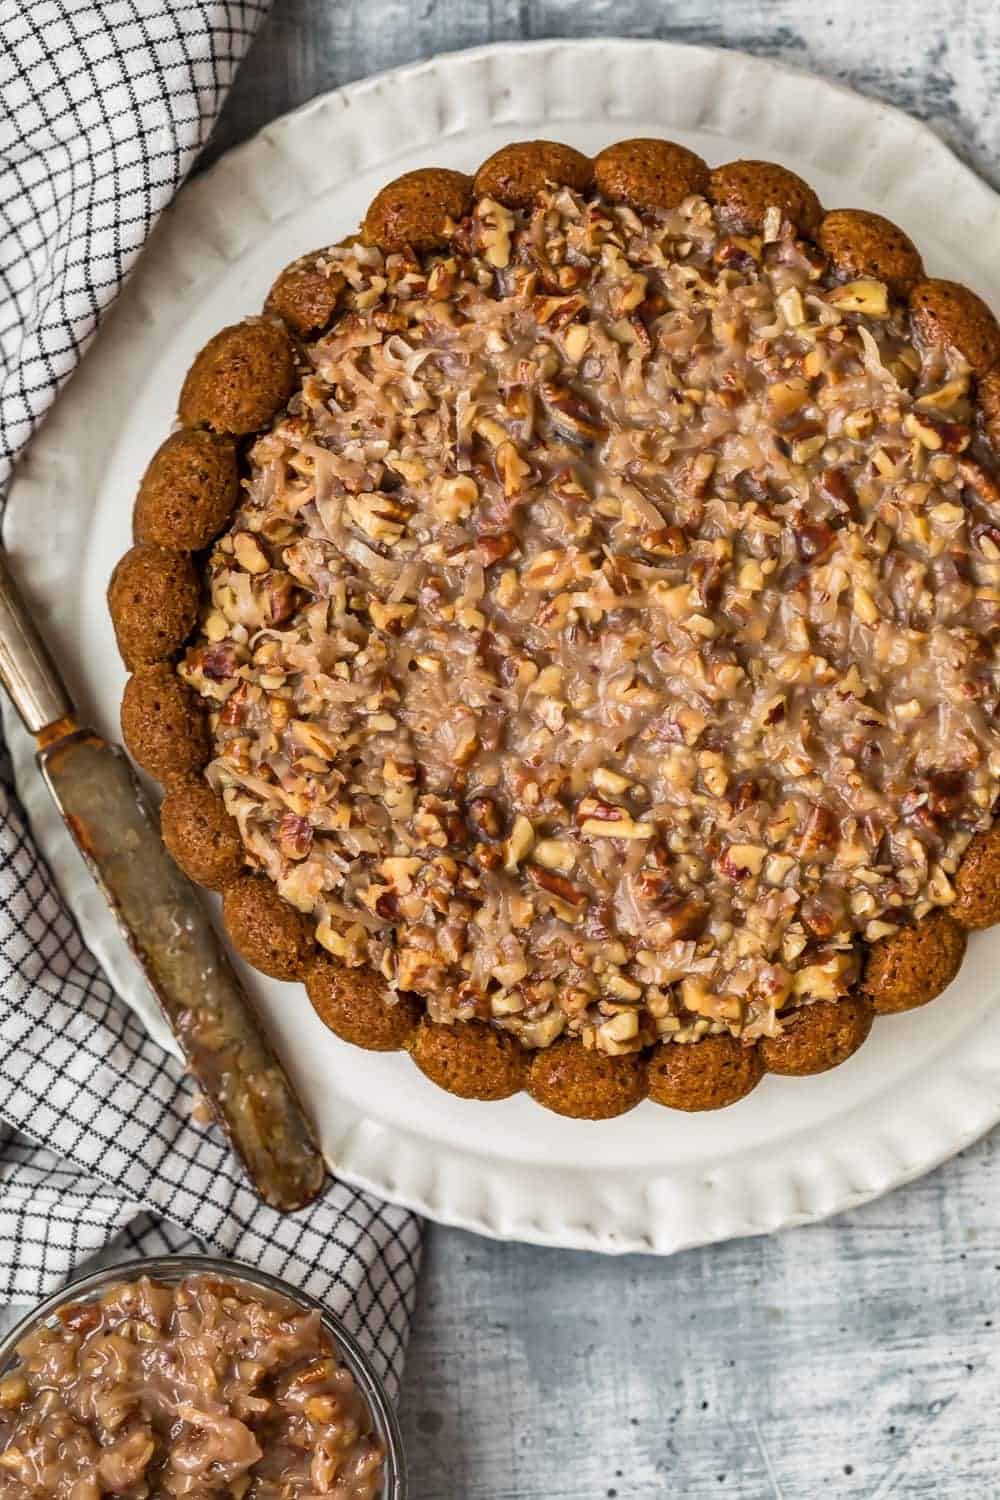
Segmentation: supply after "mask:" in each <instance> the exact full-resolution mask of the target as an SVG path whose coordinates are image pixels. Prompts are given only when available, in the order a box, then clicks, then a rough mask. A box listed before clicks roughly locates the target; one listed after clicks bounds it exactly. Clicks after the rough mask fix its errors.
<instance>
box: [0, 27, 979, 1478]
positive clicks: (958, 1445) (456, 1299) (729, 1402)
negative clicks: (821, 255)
mask: <svg viewBox="0 0 1000 1500" xmlns="http://www.w3.org/2000/svg"><path fill="white" fill-rule="evenodd" d="M0 10H2V5H0ZM611 34H617V35H629V36H662V37H670V38H673V39H675V40H680V41H691V42H707V43H711V44H717V45H722V46H728V47H734V48H741V49H743V50H745V51H751V52H761V53H766V54H768V55H770V56H775V57H779V58H782V59H784V60H786V61H788V62H792V63H795V64H797V65H799V66H801V67H806V68H811V69H813V70H814V71H816V72H817V73H822V74H825V75H827V76H828V77H832V78H836V79H840V80H842V81H844V82H846V83H850V84H853V85H854V86H855V87H856V88H858V89H860V90H861V91H862V92H864V93H869V94H873V95H876V96H878V97H879V98H882V99H885V100H888V101H889V102H891V103H894V104H898V105H901V106H902V107H903V108H905V109H908V110H910V111H911V112H912V113H913V114H916V115H919V116H921V117H923V118H924V119H926V120H928V121H929V122H930V123H931V124H932V125H933V126H934V128H935V129H937V130H938V131H940V133H941V134H942V135H943V136H944V137H945V139H946V140H947V141H948V142H949V143H950V144H951V145H952V146H953V147H954V149H955V150H956V151H957V152H958V153H959V154H960V155H961V156H963V157H964V158H965V159H966V160H967V161H969V162H970V163H971V164H972V165H973V166H974V167H976V168H977V170H979V171H980V172H981V173H982V174H983V175H984V176H985V177H987V178H988V179H989V180H991V181H992V182H993V183H994V184H995V185H996V186H998V187H1000V110H998V109H997V107H996V103H995V101H996V100H997V98H998V97H1000V8H998V3H997V0H936V3H934V4H930V3H924V0H882V3H881V4H880V5H877V6H876V5H872V4H867V3H864V0H839V3H838V4H834V3H833V0H678V3H672V4H671V3H664V0H275V5H274V10H273V13H272V16H271V19H270V21H269V22H268V23H267V25H266V26H265V28H264V29H263V31H262V33H261V35H260V37H259V39H258V41H257V43H256V46H255V48H254V51H253V54H252V55H251V57H250V59H249V60H248V62H247V64H246V66H245V67H244V69H243V72H242V74H241V76H240V78H239V80H238V82H237V85H236V88H235V90H234V92H233V94H232V96H231V98H230V100H229V103H228V105H227V107H226V110H225V112H224V114H223V117H222V120H221V121H220V124H219V127H218V130H217V132H216V136H215V138H214V141H213V144H212V146H211V148H210V151H209V153H208V154H209V156H212V155H217V154H218V153H219V152H220V151H222V150H224V149H225V148H226V147H227V146H230V145H232V144H234V143H235V142H237V141H239V140H242V139H244V138H245V137H246V136H248V135H250V134H252V133H253V132H254V131H255V130H256V129H258V128H259V127H260V126H261V125H263V124H264V123H265V122H266V121H267V120H269V119H271V118H273V117H274V116H275V115H278V114H281V113H283V112H284V111H285V110H287V109H289V108H292V107H293V106H295V105H297V104H300V103H302V102H304V101H305V100H306V99H309V98H311V97H312V96H313V95H314V94H316V93H318V92H321V91H323V90H326V89H329V88H333V87H336V86H337V85H338V84H341V83H346V82H348V81H350V80H351V79H355V78H360V77H363V76H364V75H366V74H368V73H371V72H374V71H377V70H379V69H382V68H387V67H391V66H393V65H395V64H398V63H404V62H409V61H412V60H414V59H416V58H421V57H427V56H430V55H431V54H433V53H435V52H440V51H448V50H452V49H455V48H460V47H468V46H473V45H476V44H478V43H481V42H487V41H493V40H506V39H514V38H519V37H547V36H594V35H611ZM947 211H948V205H947V203H942V204H941V212H942V213H947ZM998 249H1000V247H998ZM996 1140H997V1138H996V1137H995V1138H994V1139H991V1140H987V1141H985V1142H982V1143H981V1144H980V1145H979V1146H977V1147H975V1148H974V1149H973V1150H970V1151H968V1152H966V1153H965V1154H964V1155H963V1156H962V1157H960V1158H958V1159H956V1160H955V1161H953V1162H951V1163H950V1164H949V1165H947V1166H946V1167H944V1168H942V1169H941V1170H940V1171H938V1172H936V1173H934V1174H933V1175H931V1176H930V1177H928V1178H925V1179H924V1181H922V1182H919V1183H916V1184H913V1185H912V1186H910V1187H908V1188H904V1189H901V1190H900V1191H899V1192H897V1193H895V1194H893V1195H892V1196H891V1197H890V1198H888V1199H884V1200H882V1201H881V1202H879V1203H875V1204H871V1205H869V1206H868V1207H867V1208H865V1209H862V1210H860V1211H858V1212H856V1213H853V1214H850V1215H847V1216H844V1217H841V1218H840V1219H837V1220H835V1221H833V1222H831V1223H827V1224H821V1225H816V1226H813V1227H810V1228H806V1229H798V1230H794V1231H792V1232H790V1233H787V1234H782V1235H776V1236H773V1237H771V1238H770V1239H758V1240H748V1241H738V1242H734V1243H730V1244H728V1245H722V1246H714V1247H709V1248H707V1249H704V1250H695V1251H690V1252H687V1253H685V1254H683V1255H679V1256H675V1257H674V1258H673V1259H670V1260H655V1259H652V1258H643V1257H629V1258H627V1259H622V1260H610V1259H602V1258H600V1257H598V1256H592V1255H584V1254H571V1253H568V1252H559V1251H552V1250H537V1249H533V1248H530V1247H525V1246H514V1245H500V1244H493V1243H491V1242H489V1241H486V1240H480V1239H476V1238H474V1237H472V1236H470V1235H466V1234H461V1233H458V1232H456V1231H451V1230H444V1229H438V1228H433V1227H432V1228H429V1229H428V1232H427V1237H426V1264H425V1271H424V1275H423V1279H422V1284H421V1292H420V1303H419V1308H418V1313H417V1319H416V1323H415V1327H414V1332H413V1341H412V1345H411V1350H410V1357H409V1362H408V1366H407V1372H406V1380H405V1387H404V1400H403V1418H404V1425H405V1429H406V1437H407V1444H408V1448H409V1453H410V1460H411V1466H412V1478H413V1496H414V1500H605V1497H606V1500H615V1497H621V1500H663V1497H667V1496H670V1497H674V1500H703V1497H709V1496H720V1495H725V1496H726V1497H727V1500H760V1497H771V1500H815V1497H816V1496H818V1495H820V1494H822V1493H824V1492H829V1493H832V1494H834V1495H836V1496H837V1497H851V1500H885V1497H887V1496H893V1497H899V1496H914V1497H928V1500H930V1497H934V1500H959V1497H961V1500H970V1497H972V1496H976V1497H987V1496H1000V1429H998V1426H997V1422H996V1420H995V1413H996V1411H997V1409H998V1406H1000V1362H998V1357H997V1346H996V1339H995V1329H994V1323H997V1325H998V1326H1000V1233H998V1228H1000V1158H998V1152H997V1144H996Z"/></svg>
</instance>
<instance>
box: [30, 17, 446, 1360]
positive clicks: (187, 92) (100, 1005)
mask: <svg viewBox="0 0 1000 1500" xmlns="http://www.w3.org/2000/svg"><path fill="white" fill-rule="evenodd" d="M266 8H267V6H266V0H16V3H12V0H0V498H2V497H3V495H4V492H5V488H6V485H7V482H8V480H9V478H10V474H11V471H12V468H13V465H14V463H15V461H16V459H17V456H18V454H19V453H20V451H21V449H22V448H23V447H24V445H25V444H26V443H27V441H28V440H29V438H30V437H31V434H32V433H33V431H34V430H35V428H36V427H37V425H38V423H39V421H41V419H42V418H43V416H44V414H45V412H46V411H47V410H48V408H49V406H50V405H51V403H52V401H53V400H54V399H55V396H56V394H57V392H58V389H59V387H60V385H62V384H63V382H64V381H65V380H67V379H68V378H69V376H70V375H71V374H72V373H73V370H74V369H75V367H76V365H77V363H78V362H79V360H80V357H81V356H82V354H83V353H84V351H85V349H86V348H87V345H88V344H89V342H90V340H91V339H92V338H93V337H94V334H95V333H96V331H97V330H98V328H99V326H100V321H101V317H102V315H103V314H104V313H105V311H106V310H107V309H108V307H109V306H110V305H111V303H112V302H113V301H114V299H115V296H116V295H117V293H118V290H119V288H120V287H121V285H122V282H123V280H124V278H125V277H126V276H127V275H128V272H129V270H130V269H131V267H132V266H133V265H134V263H135V260H136V258H137V256H138V255H139V254H140V252H141V250H142V246H143V243H144V242H145V240H146V237H147V236H148V234H149V233H150V231H151V229H152V228H153V226H154V225H155V223H156V220H157V218H158V216H159V214H160V213H161V212H162V210H163V209H164V208H165V207H166V205H167V204H168V203H169V201H170V199H171V197H172V196H173V194H174V193H175V192H176V190H177V188H178V187H179V186H180V184H181V183H182V181H183V180H184V177H185V176H186V174H187V172H188V171H189V169H190V168H191V166H192V164H193V162H194V160H195V158H196V156H197V154H198V151H199V150H200V149H201V147H202V146H203V145H204V144H205V141H206V140H207V138H208V135H209V132H210V131H211V128H212V125H213V123H214V121H215V118H216V116H217V114H218V111H219V109H220V107H221V105H222V101H223V99H224V98H225V95H226V91H227V89H228V87H229V85H230V83H231V81H232V78H233V75H234V73H235V71H236V68H237V66H238V65H239V63H240V60H241V59H242V57H243V55H244V53H245V52H246V50H247V48H248V46H249V44H250V41H251V39H252V37H253V33H254V30H255V29H256V26H257V24H258V22H259V21H260V19H261V17H262V15H263V13H264V11H265V10H266ZM81 378H83V379H85V378H86V372H85V371H84V373H83V375H82V377H81ZM66 503H67V504H72V494H67V496H66ZM194 1098H195V1093H194V1088H193V1086H192V1084H191V1082H190V1080H189V1079H187V1078H186V1077H185V1076H184V1075H183V1073H182V1072H181V1069H180V1067H179V1066H178V1064H177V1063H176V1062H175V1061H174V1059H173V1058H171V1057H169V1056H167V1055H166V1054H165V1053H164V1052H162V1051H161V1050H160V1049H159V1048H158V1047H157V1046H156V1045H155V1043H153V1042H152V1041H151V1040H150V1039H149V1037H147V1035H146V1034H145V1032H144V1031H143V1029H142V1027H141V1026H140V1025H139V1023H138V1022H137V1021H136V1020H135V1018H134V1017H133V1016H132V1014H131V1013H130V1012H129V1011H128V1010H127V1009H126V1007H125V1006H124V1005H123V1004H122V1002H121V1001H120V1000H119V999H118V997H117V996H116V995H115V994H114V993H113V991H112V990H111V988H110V986H109V984H108V982H107V980H106V979H105V977H104V975H103V974H102V972H101V970H100V968H99V966H98V965H97V964H96V962H95V961H94V959H93V957H92V955H91V954H90V953H89V952H88V951H87V949H86V948H85V947H84V945H83V943H82V941H81V938H80V935H79V933H78V931H77V929H76V926H75V925H74V922H73V920H72V918H71V917H70V915H69V913H68V911H67V910H66V908H65V906H64V904H63V903H62V901H61V899H60V897H59V894H58V892H57V890H56V889H55V886H54V885H53V883H52V879H51V876H50V874H49V871H48V869H47V867H46V865H45V863H44V861H43V860H42V859H41V857H40V856H39V854H38V851H37V849H36V847H35V845H34V842H33V840H32V837H31V831H30V829H29V828H28V827H27V825H26V822H25V819H24V815H23V813H22V811H21V809H20V807H19V805H18V802H17V797H16V793H15V791H14V787H13V781H12V778H11V775H10V766H9V762H8V759H7V756H6V753H2V756H0V1301H2V1300H10V1299H22V1300H23V1299H28V1298H35V1297H38V1296H40V1295H41V1294H42V1293H44V1292H46V1291H49V1290H51V1289H52V1288H53V1287H54V1286H57V1285H58V1284H59V1282H60V1281H61V1280H62V1279H64V1278H65V1276H66V1275H67V1274H68V1273H69V1272H70V1271H71V1270H72V1269H74V1268H75V1267H76V1266H78V1265H80V1264H81V1263H82V1262H83V1261H85V1260H86V1259H87V1258H88V1257H89V1256H91V1255H93V1254H94V1253H95V1252H97V1251H99V1250H103V1249H105V1248H106V1247H107V1246H108V1245H109V1244H111V1243H112V1242H115V1241H120V1249H121V1253H122V1256H123V1258H124V1257H126V1256H127V1257H132V1256H135V1255H138V1254H145V1253H154V1254H159V1253H162V1252H164V1251H169V1250H182V1249H190V1248H194V1244H195V1242H196V1241H197V1242H198V1243H200V1244H201V1245H203V1246H204V1247H206V1248H209V1249H211V1250H213V1251H215V1252H218V1253H221V1254H225V1255H233V1256H236V1257H237V1258H239V1259H242V1260H246V1261H252V1262H254V1263H255V1264H257V1265H260V1266H262V1267H264V1268H265V1269H266V1270H269V1271H272V1272H274V1273H275V1274H276V1275H279V1276H284V1277H286V1278H288V1279H289V1280H290V1281H294V1282H296V1283H298V1284H299V1285H301V1286H302V1287H304V1288H305V1289H306V1290H307V1291H310V1292H312V1293H313V1295H315V1296H317V1297H319V1298H320V1299H321V1300H323V1301H324V1302H326V1303H327V1304H328V1305H330V1306H331V1307H332V1308H333V1309H334V1310H335V1311H337V1312H339V1313H341V1314H342V1315H343V1316H344V1317H345V1319H346V1321H347V1323H348V1326H349V1327H350V1328H351V1331H352V1332H354V1333H356V1334H357V1335H358V1337H359V1338H360V1339H361V1341H362V1343H363V1344H365V1346H366V1347H367V1348H368V1350H369V1351H370V1352H371V1353H372V1355H373V1357H374V1359H375V1362H376V1365H377V1367H378V1369H379V1371H380V1373H381V1374H383V1375H384V1376H385V1377H386V1379H387V1382H388V1384H389V1386H390V1389H394V1388H395V1386H396V1384H397V1382H398V1377H399V1372H400V1369H401V1365H402V1357H403V1352H404V1349H405V1343H406V1335H407V1331H408V1327H409V1318H410V1312H411V1310H412V1303H413V1296H414V1290H415V1285H416V1276H417V1269H418V1265H419V1257H420V1226H419V1221H418V1220H417V1219H415V1218H414V1216H413V1215H412V1214H409V1213H406V1212H404V1211H403V1210H401V1209H396V1208H391V1207H389V1206H387V1205H386V1204H384V1203H381V1202H379V1201H378V1200H377V1199H375V1198H372V1197H369V1196H368V1195H367V1194H364V1193H359V1192H357V1191H355V1190H354V1189H353V1188H348V1187H346V1186H345V1185H343V1184H341V1183H336V1182H332V1181H331V1182H330V1183H329V1184H328V1186H327V1190H326V1191H325V1193H324V1194H323V1196H322V1197H321V1198H320V1199H319V1201H318V1202H316V1203H315V1204H313V1205H311V1206H310V1207H309V1208H307V1209H304V1210H302V1211H301V1212H300V1213H297V1214H292V1215H289V1216H281V1215H279V1214H276V1213H274V1212H273V1210H271V1209H268V1208H264V1207H263V1206H262V1205H261V1204H260V1203H259V1202H258V1200H257V1199H256V1198H255V1197H254V1195H253V1193H252V1192H251V1191H250V1189H249V1188H248V1187H247V1186H246V1184H245V1181H244V1179H243V1177H242V1175H241V1173H240V1170H239V1168H238V1166H237V1164H236V1163H235V1161H234V1160H233V1158H232V1156H231V1154H230V1152H229V1150H228V1147H227V1145H226V1142H225V1140H224V1139H223V1137H222V1135H221V1134H220V1133H219V1132H218V1131H217V1130H216V1129H214V1128H211V1127H203V1126H200V1125H198V1124H197V1123H196V1122H195V1121H194V1119H193V1118H192V1106H193V1104H194ZM115 1248H116V1249H118V1248H119V1245H118V1244H116V1245H115Z"/></svg>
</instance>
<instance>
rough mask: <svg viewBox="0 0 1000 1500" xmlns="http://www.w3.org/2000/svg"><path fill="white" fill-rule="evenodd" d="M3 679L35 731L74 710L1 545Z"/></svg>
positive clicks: (0, 665)
mask: <svg viewBox="0 0 1000 1500" xmlns="http://www.w3.org/2000/svg"><path fill="white" fill-rule="evenodd" d="M0 682H2V683H3V685H4V687H5V688H6V689H7V692H8V693H9V694H10V699H11V702H12V703H13V705H14V707H15V708H16V709H17V711H18V713H19V714H20V715H21V718H22V719H23V720H24V724H25V728H27V729H29V730H30V731H31V733H32V734H34V735H38V734H41V732H42V730H43V729H46V728H48V726H49V725H50V724H54V723H55V722H56V720H57V719H65V718H68V717H69V716H70V715H71V714H72V713H73V701H72V699H71V698H70V696H69V693H68V692H67V690H66V686H65V684H64V683H63V680H62V678H61V677H60V675H59V669H58V667H57V666H56V664H55V662H54V661H53V660H52V657H51V656H50V655H49V652H48V648H47V646H46V645H45V642H44V641H43V640H42V638H41V636H40V635H39V633H38V631H37V630H36V629H35V626H34V624H33V623H32V620H31V616H30V615H29V614H28V611H27V608H26V607H25V604H24V601H23V599H22V598H21V594H20V591H19V590H18V587H17V584H16V583H15V582H14V579H13V576H12V574H11V571H10V568H9V567H8V565H7V555H6V553H5V551H4V550H3V549H2V548H0Z"/></svg>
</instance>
